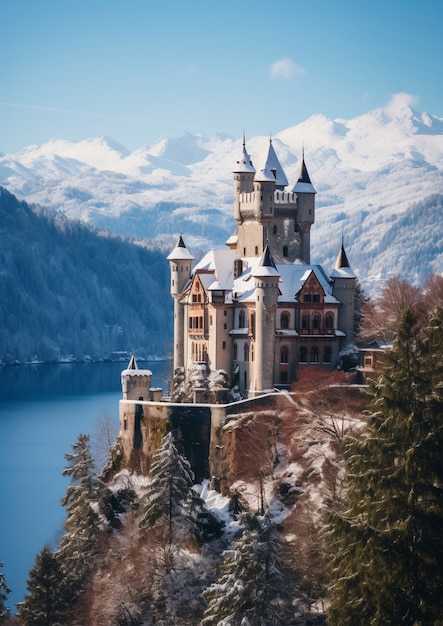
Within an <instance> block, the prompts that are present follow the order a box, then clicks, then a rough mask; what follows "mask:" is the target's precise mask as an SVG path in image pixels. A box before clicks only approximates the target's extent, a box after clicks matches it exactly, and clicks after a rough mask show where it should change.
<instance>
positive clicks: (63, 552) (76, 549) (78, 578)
mask: <svg viewBox="0 0 443 626" xmlns="http://www.w3.org/2000/svg"><path fill="white" fill-rule="evenodd" d="M65 459H66V461H67V463H68V464H67V466H66V468H65V469H64V470H63V472H62V475H63V476H69V477H70V478H71V481H72V482H71V484H70V486H69V487H68V488H67V490H66V494H65V495H64V496H63V498H62V500H61V503H62V506H64V507H65V509H66V513H67V517H66V520H65V534H64V535H63V537H62V540H61V542H60V549H59V552H58V556H59V559H60V562H61V564H62V567H63V570H64V572H65V574H66V576H67V578H68V579H69V580H70V581H72V591H73V595H74V596H75V595H77V594H78V593H80V592H81V590H82V588H83V586H84V583H85V581H86V580H87V579H88V577H89V575H90V574H91V572H92V571H93V569H94V564H95V560H96V557H97V554H98V545H97V543H98V537H99V534H100V525H99V516H98V514H97V512H96V510H95V508H96V506H95V505H96V502H95V497H96V489H95V476H94V473H93V470H94V463H93V460H92V456H91V451H90V444H89V435H84V434H80V435H79V436H78V439H77V441H76V442H75V443H74V444H73V446H72V453H68V454H65Z"/></svg>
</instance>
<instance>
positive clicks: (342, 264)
mask: <svg viewBox="0 0 443 626" xmlns="http://www.w3.org/2000/svg"><path fill="white" fill-rule="evenodd" d="M338 276H341V277H344V278H355V277H356V276H355V274H354V272H353V271H352V268H351V264H350V263H349V259H348V255H347V254H346V250H345V246H344V240H343V235H342V239H341V248H340V251H339V253H338V256H337V260H336V261H335V263H334V269H333V270H332V273H331V278H337V277H338Z"/></svg>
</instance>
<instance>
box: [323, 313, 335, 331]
mask: <svg viewBox="0 0 443 626" xmlns="http://www.w3.org/2000/svg"><path fill="white" fill-rule="evenodd" d="M325 327H326V330H332V329H333V328H334V318H333V316H332V315H331V314H329V315H327V316H326V317H325Z"/></svg>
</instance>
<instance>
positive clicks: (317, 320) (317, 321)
mask: <svg viewBox="0 0 443 626" xmlns="http://www.w3.org/2000/svg"><path fill="white" fill-rule="evenodd" d="M313 322H314V324H313V327H314V329H315V330H320V315H314V320H313Z"/></svg>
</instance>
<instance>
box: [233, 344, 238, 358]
mask: <svg viewBox="0 0 443 626" xmlns="http://www.w3.org/2000/svg"><path fill="white" fill-rule="evenodd" d="M237 352H238V347H237V344H236V343H234V361H236V360H237Z"/></svg>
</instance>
